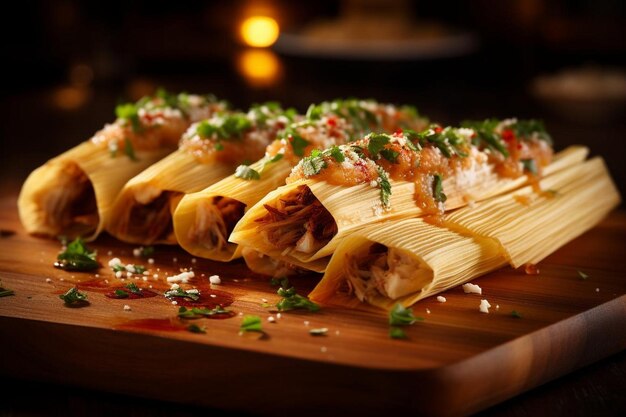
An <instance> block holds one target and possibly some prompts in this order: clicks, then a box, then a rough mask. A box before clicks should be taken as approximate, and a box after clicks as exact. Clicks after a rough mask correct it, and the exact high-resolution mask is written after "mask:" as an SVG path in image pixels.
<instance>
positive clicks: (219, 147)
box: [213, 142, 224, 152]
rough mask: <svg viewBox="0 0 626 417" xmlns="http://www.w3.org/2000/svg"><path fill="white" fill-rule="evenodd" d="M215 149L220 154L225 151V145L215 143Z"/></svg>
mask: <svg viewBox="0 0 626 417" xmlns="http://www.w3.org/2000/svg"><path fill="white" fill-rule="evenodd" d="M213 148H214V149H215V150H216V151H218V152H219V151H223V150H224V145H222V142H215V145H214V146H213Z"/></svg>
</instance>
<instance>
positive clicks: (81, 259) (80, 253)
mask: <svg viewBox="0 0 626 417" xmlns="http://www.w3.org/2000/svg"><path fill="white" fill-rule="evenodd" d="M54 266H55V267H57V268H60V269H64V270H66V271H92V270H94V269H98V268H100V264H99V263H98V261H96V252H95V251H91V250H90V249H89V248H88V247H87V246H85V242H83V240H82V239H81V238H76V240H74V241H73V242H71V243H70V244H68V245H67V248H66V249H65V251H63V252H61V253H59V255H58V256H57V262H55V263H54Z"/></svg>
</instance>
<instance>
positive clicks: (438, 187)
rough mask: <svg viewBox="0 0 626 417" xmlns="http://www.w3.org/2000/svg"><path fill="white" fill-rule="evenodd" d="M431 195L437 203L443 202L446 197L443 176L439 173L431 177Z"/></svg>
mask: <svg viewBox="0 0 626 417" xmlns="http://www.w3.org/2000/svg"><path fill="white" fill-rule="evenodd" d="M433 197H434V198H435V201H436V202H438V203H445V202H446V200H447V199H448V197H447V196H446V195H445V194H444V192H443V178H442V177H441V175H440V174H435V176H434V177H433Z"/></svg>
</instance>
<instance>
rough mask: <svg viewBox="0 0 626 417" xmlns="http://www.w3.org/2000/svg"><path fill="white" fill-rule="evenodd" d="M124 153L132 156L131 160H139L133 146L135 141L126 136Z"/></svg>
mask: <svg viewBox="0 0 626 417" xmlns="http://www.w3.org/2000/svg"><path fill="white" fill-rule="evenodd" d="M124 153H125V154H126V156H128V157H129V158H130V160H131V161H138V160H139V159H137V156H136V155H135V148H133V143H132V142H131V141H130V139H128V138H124Z"/></svg>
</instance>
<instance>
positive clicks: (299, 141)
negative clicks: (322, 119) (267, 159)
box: [290, 132, 309, 157]
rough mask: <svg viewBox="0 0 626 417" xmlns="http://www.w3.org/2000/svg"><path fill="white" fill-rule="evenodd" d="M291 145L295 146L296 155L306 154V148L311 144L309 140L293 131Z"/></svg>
mask: <svg viewBox="0 0 626 417" xmlns="http://www.w3.org/2000/svg"><path fill="white" fill-rule="evenodd" d="M290 136H291V140H290V142H291V147H292V148H293V153H294V154H295V155H296V156H300V157H302V156H304V149H305V148H306V147H307V146H309V141H308V140H306V139H304V138H303V137H302V136H300V135H298V134H297V133H296V132H291V133H290Z"/></svg>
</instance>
